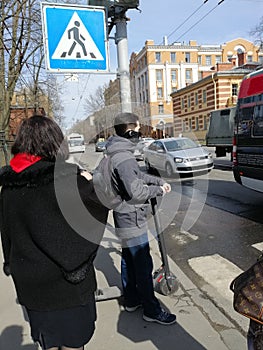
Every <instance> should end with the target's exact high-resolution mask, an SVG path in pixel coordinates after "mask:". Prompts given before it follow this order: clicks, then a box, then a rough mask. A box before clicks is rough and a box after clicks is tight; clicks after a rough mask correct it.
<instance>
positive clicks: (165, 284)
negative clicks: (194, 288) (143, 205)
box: [151, 198, 179, 295]
mask: <svg viewBox="0 0 263 350" xmlns="http://www.w3.org/2000/svg"><path fill="white" fill-rule="evenodd" d="M151 206H152V214H153V218H154V223H155V228H156V233H157V235H156V236H157V241H158V246H159V250H160V254H161V260H162V266H161V267H160V268H159V269H158V270H156V271H155V272H154V273H153V284H154V289H155V290H156V292H158V293H161V294H163V295H170V294H172V293H174V292H176V291H177V290H178V288H179V284H178V281H177V278H176V277H175V275H174V274H173V273H172V272H171V271H170V268H169V263H168V258H167V253H166V246H165V240H164V236H163V232H162V231H161V225H160V219H159V216H158V211H157V200H156V198H152V199H151Z"/></svg>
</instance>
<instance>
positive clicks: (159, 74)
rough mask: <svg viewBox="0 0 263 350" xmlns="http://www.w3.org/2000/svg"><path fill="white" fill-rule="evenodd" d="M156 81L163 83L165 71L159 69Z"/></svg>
mask: <svg viewBox="0 0 263 350" xmlns="http://www.w3.org/2000/svg"><path fill="white" fill-rule="evenodd" d="M155 72H156V81H159V82H162V81H163V71H162V70H161V69H157V70H156V71H155Z"/></svg>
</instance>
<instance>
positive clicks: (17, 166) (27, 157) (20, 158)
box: [10, 153, 41, 173]
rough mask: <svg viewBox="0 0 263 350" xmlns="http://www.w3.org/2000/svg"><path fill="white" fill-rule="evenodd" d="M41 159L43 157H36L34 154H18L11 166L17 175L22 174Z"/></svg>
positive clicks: (12, 160)
mask: <svg viewBox="0 0 263 350" xmlns="http://www.w3.org/2000/svg"><path fill="white" fill-rule="evenodd" d="M40 159H41V157H39V156H34V155H33V154H28V153H18V154H16V155H15V156H14V157H13V158H12V159H11V161H10V166H11V168H12V169H13V170H14V171H15V172H16V173H20V172H21V171H23V170H25V169H26V168H28V167H29V166H31V165H32V164H35V163H36V162H38V161H39V160H40Z"/></svg>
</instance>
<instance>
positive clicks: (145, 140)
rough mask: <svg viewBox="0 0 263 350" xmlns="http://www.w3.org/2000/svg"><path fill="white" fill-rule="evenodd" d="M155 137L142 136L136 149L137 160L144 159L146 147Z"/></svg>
mask: <svg viewBox="0 0 263 350" xmlns="http://www.w3.org/2000/svg"><path fill="white" fill-rule="evenodd" d="M153 141H154V139H153V138H152V137H142V138H140V141H139V142H138V143H137V145H136V148H135V151H134V156H135V158H136V159H137V160H143V159H144V156H143V153H144V147H148V146H149V145H150V144H151V143H152V142H153Z"/></svg>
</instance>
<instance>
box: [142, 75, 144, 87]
mask: <svg viewBox="0 0 263 350" xmlns="http://www.w3.org/2000/svg"><path fill="white" fill-rule="evenodd" d="M142 89H144V76H143V75H142Z"/></svg>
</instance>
